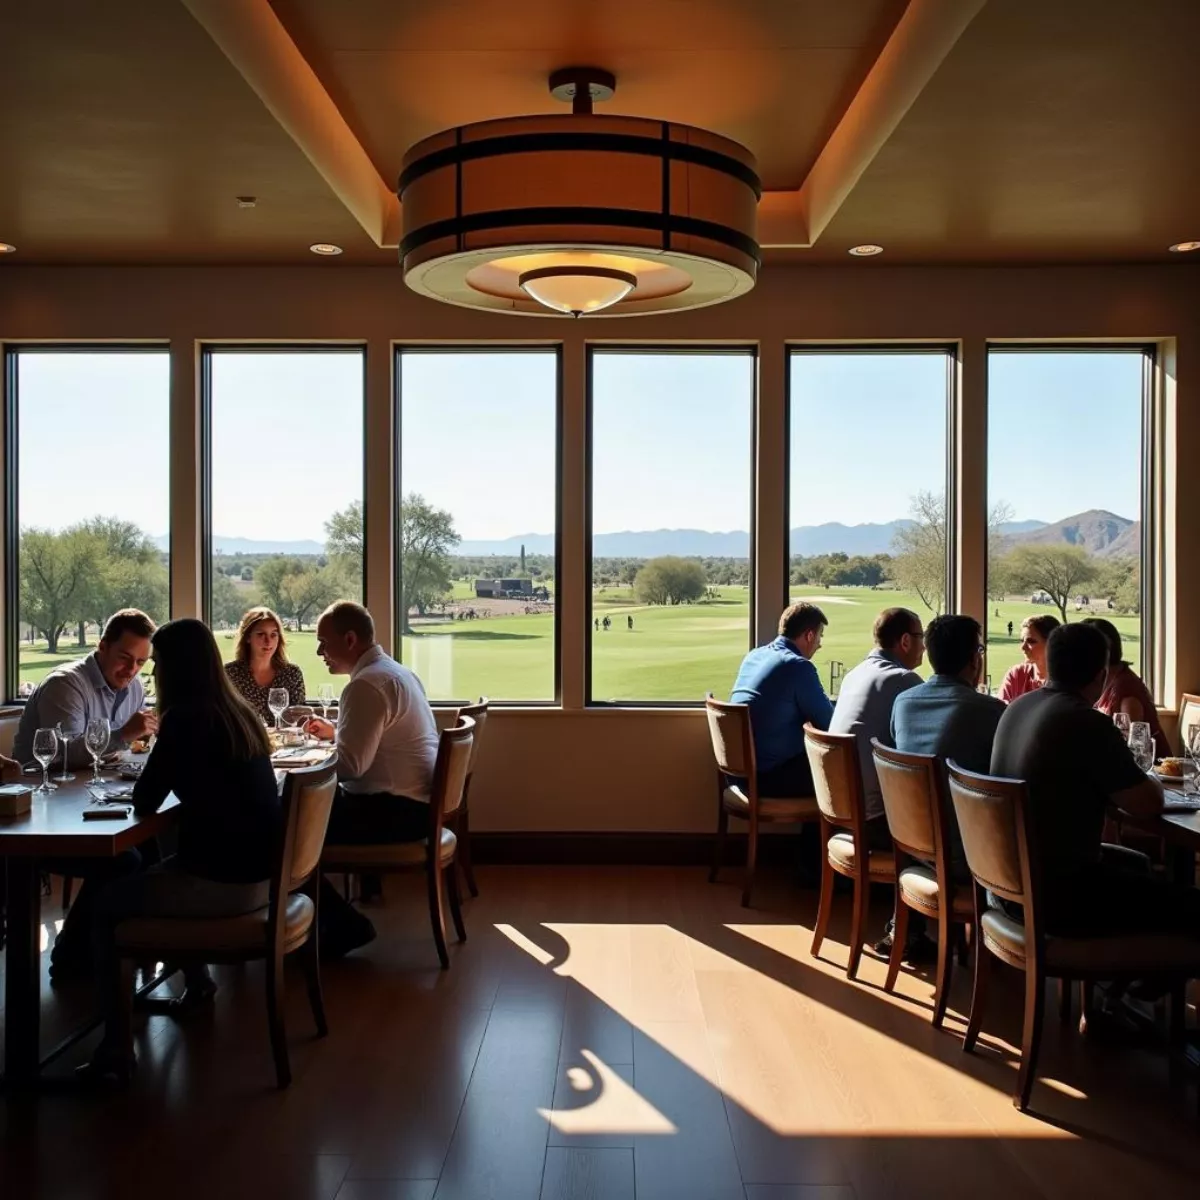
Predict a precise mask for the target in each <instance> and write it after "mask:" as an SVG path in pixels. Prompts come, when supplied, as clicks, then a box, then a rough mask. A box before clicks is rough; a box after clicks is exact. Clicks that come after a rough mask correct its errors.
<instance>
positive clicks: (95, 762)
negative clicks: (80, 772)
mask: <svg viewBox="0 0 1200 1200" xmlns="http://www.w3.org/2000/svg"><path fill="white" fill-rule="evenodd" d="M110 741H112V726H111V725H110V724H109V721H108V718H107V717H93V718H92V719H91V720H90V721H89V722H88V723H87V728H86V729H85V730H84V733H83V744H84V745H85V746H86V747H87V752H88V753H89V754H90V755H91V756H92V782H93V783H99V782H100V759H101V758H102V757H103V756H104V755H105V754H106V753H107V751H108V743H109V742H110Z"/></svg>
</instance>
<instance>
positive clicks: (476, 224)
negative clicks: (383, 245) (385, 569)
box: [397, 67, 762, 317]
mask: <svg viewBox="0 0 1200 1200" xmlns="http://www.w3.org/2000/svg"><path fill="white" fill-rule="evenodd" d="M615 89H616V80H615V78H614V77H613V76H612V75H610V74H608V73H607V72H605V71H601V70H599V69H597V68H593V67H578V68H569V69H567V70H563V71H556V72H555V73H554V74H553V75H551V77H550V92H551V95H553V96H554V97H555V98H556V99H558V100H563V101H569V102H570V103H571V112H570V113H551V114H547V115H542V116H529V117H513V118H505V119H501V120H496V121H482V122H479V123H478V124H475V125H463V126H460V127H458V128H456V129H449V130H446V131H444V132H442V133H439V134H435V135H434V136H433V137H429V138H426V139H425V140H424V141H421V142H418V143H417V144H416V145H415V146H413V147H412V148H411V149H410V150H409V151H408V153H407V154H406V155H405V156H404V165H403V169H402V170H401V172H400V180H399V184H398V186H397V193H398V195H399V197H400V201H401V205H402V211H403V217H404V230H403V236H402V238H401V242H400V262H401V265H402V266H403V268H404V280H405V282H406V283H407V284H408V286H409V287H411V288H412V289H413V291H415V292H418V293H420V294H421V295H423V296H430V297H432V298H433V299H435V300H442V301H445V302H446V303H448V304H458V305H462V306H464V307H467V308H480V309H487V310H491V311H493V312H508V313H517V314H527V315H531V316H543V317H558V316H570V317H580V316H591V315H603V316H638V315H642V314H647V313H662V312H675V311H679V310H682V309H690V308H701V307H704V306H705V305H709V304H720V303H721V302H723V301H725V300H732V299H733V298H734V297H735V296H740V295H743V294H744V293H746V292H748V291H750V289H751V288H752V287H753V286H754V281H755V278H756V276H757V274H758V267H759V262H760V255H759V248H758V242H757V240H756V234H757V224H756V216H757V206H758V200H759V197H760V196H761V195H762V185H761V184H760V183H759V179H758V173H757V168H756V164H755V161H754V156H753V155H752V154H751V153H750V152H749V151H748V150H746V149H745V148H744V147H742V146H739V145H738V144H737V143H736V142H732V141H730V140H729V139H728V138H724V137H720V136H719V135H717V134H714V133H709V132H708V131H707V130H704V129H695V128H693V127H691V126H688V125H677V124H674V123H673V122H669V121H652V120H648V119H645V118H642V117H606V116H599V115H596V114H595V113H594V112H593V111H592V106H593V104H594V103H595V102H597V101H602V100H607V99H609V98H610V97H611V96H612V94H613V92H614V90H615Z"/></svg>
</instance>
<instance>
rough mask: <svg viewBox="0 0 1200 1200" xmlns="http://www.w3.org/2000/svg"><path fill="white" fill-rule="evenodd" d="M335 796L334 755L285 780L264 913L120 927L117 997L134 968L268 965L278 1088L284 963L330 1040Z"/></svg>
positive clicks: (142, 921) (288, 1074)
mask: <svg viewBox="0 0 1200 1200" xmlns="http://www.w3.org/2000/svg"><path fill="white" fill-rule="evenodd" d="M336 789H337V755H334V756H333V757H332V758H331V759H329V760H327V761H326V762H324V763H321V764H319V765H318V766H315V767H305V768H301V769H299V770H295V771H291V772H289V774H288V776H287V780H286V782H285V784H284V789H283V822H282V824H283V835H282V837H281V838H280V841H279V854H278V857H277V860H276V862H275V865H274V869H273V871H272V874H271V890H270V898H269V899H268V902H267V905H266V907H264V908H260V909H257V910H255V911H254V912H249V913H244V914H242V915H240V916H236V917H135V918H131V919H129V920H126V921H122V922H121V923H120V925H118V926H117V930H116V939H117V953H118V955H119V956H120V958H121V960H122V996H123V998H124V1000H125V1002H126V1003H129V1002H130V996H131V994H132V966H131V960H145V959H149V960H151V961H158V962H169V963H171V964H172V965H173V966H175V967H183V966H188V965H190V964H192V963H203V964H210V963H221V964H232V963H247V962H255V961H257V960H259V959H262V960H263V961H264V962H265V964H266V971H265V974H266V1000H267V1027H268V1029H269V1031H270V1036H271V1050H272V1053H273V1054H274V1058H275V1077H276V1082H277V1083H278V1085H279V1087H281V1088H285V1087H287V1086H288V1084H290V1083H291V1081H292V1069H291V1064H290V1062H289V1060H288V1049H287V1034H286V1030H285V1027H284V1015H283V998H284V976H283V960H284V958H285V957H286V956H287V955H289V954H292V953H296V952H300V954H301V956H302V962H303V965H304V973H305V978H306V981H307V985H308V1002H309V1006H310V1007H311V1009H312V1015H313V1020H314V1022H315V1023H316V1027H317V1036H318V1037H324V1036H325V1035H326V1034H327V1033H328V1032H329V1025H328V1023H327V1021H326V1019H325V1004H324V1000H323V998H322V995H321V968H320V958H319V947H318V944H317V900H318V896H319V887H318V885H319V883H320V876H319V873H318V866H319V864H320V861H321V848H322V846H323V845H324V844H325V831H326V829H327V827H328V825H329V813H330V810H331V809H332V807H333V797H334V792H335V791H336Z"/></svg>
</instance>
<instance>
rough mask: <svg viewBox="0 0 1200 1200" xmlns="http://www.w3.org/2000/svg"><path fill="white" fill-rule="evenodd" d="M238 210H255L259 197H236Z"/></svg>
mask: <svg viewBox="0 0 1200 1200" xmlns="http://www.w3.org/2000/svg"><path fill="white" fill-rule="evenodd" d="M234 199H236V200H237V206H238V208H253V207H254V206H255V205H256V204H257V203H258V197H257V196H235V197H234Z"/></svg>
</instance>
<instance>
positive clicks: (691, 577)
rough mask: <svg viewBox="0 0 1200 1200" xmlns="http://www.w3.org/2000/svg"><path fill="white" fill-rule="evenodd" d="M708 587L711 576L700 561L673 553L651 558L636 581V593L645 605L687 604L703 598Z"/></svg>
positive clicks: (634, 582) (634, 585) (634, 589)
mask: <svg viewBox="0 0 1200 1200" xmlns="http://www.w3.org/2000/svg"><path fill="white" fill-rule="evenodd" d="M707 586H708V579H707V577H706V576H705V574H704V567H703V566H702V565H701V564H700V563H698V562H697V561H696V560H695V559H692V558H677V557H676V556H675V555H672V554H666V555H663V556H662V557H660V558H652V559H650V561H649V562H648V563H646V565H645V566H644V567H642V569H641V570H640V571H638V573H637V577H636V578H635V579H634V581H633V591H634V595H635V596H637V598H638V600H640V601H641V602H642V603H643V604H683V603H685V602H687V601H689V600H699V599H701V598H702V597H703V595H704V589H705V588H706V587H707Z"/></svg>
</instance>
